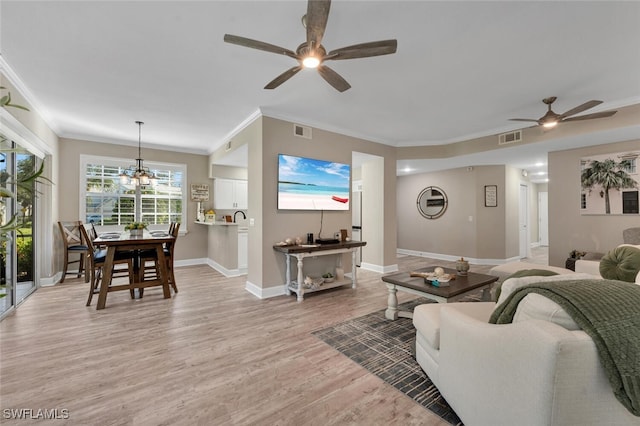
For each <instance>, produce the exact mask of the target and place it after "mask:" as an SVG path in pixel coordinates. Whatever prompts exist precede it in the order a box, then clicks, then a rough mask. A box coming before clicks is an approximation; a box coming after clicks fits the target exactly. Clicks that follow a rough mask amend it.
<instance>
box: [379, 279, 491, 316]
mask: <svg viewBox="0 0 640 426" xmlns="http://www.w3.org/2000/svg"><path fill="white" fill-rule="evenodd" d="M435 268H436V267H435V266H430V267H428V268H422V269H418V270H415V271H411V272H433V270H434V269H435ZM443 269H444V271H445V272H446V273H448V274H452V275H455V274H456V270H455V269H450V268H443ZM409 274H410V272H400V273H397V274H391V275H385V276H383V277H382V281H384V283H385V284H386V285H387V288H388V289H389V295H388V298H387V310H386V311H385V313H384V316H385V317H386V318H387V319H390V320H392V321H394V320H396V319H398V317H403V318H413V312H405V311H399V310H398V297H397V295H396V293H397V292H398V290H400V291H404V292H406V293H411V294H417V295H418V296H422V297H426V298H428V299H431V300H435V301H436V302H438V303H449V302H456V301H458V300H460V299H462V298H463V297H465V296H468V295H469V293H472V292H474V291H477V290H480V289H482V290H483V294H482V299H483V300H490V294H489V289H490V287H491V284H492V283H494V282H496V281H498V277H495V276H493V275H485V274H478V273H475V272H468V273H467V275H466V276H461V275H457V276H456V278H455V279H454V280H451V281H449V286H447V287H436V286H434V285H431V284H428V283H426V282H425V280H424V278H422V277H412V276H410V275H409Z"/></svg>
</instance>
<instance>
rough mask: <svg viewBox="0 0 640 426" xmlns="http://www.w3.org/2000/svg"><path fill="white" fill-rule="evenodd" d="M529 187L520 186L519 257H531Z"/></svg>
mask: <svg viewBox="0 0 640 426" xmlns="http://www.w3.org/2000/svg"><path fill="white" fill-rule="evenodd" d="M528 225H529V187H528V186H527V185H523V184H520V210H519V220H518V235H519V240H520V253H519V257H520V258H521V259H522V258H525V257H529V226H528Z"/></svg>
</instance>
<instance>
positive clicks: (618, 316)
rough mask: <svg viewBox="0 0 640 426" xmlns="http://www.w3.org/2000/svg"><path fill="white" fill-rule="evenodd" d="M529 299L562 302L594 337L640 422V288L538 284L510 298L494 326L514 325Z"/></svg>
mask: <svg viewBox="0 0 640 426" xmlns="http://www.w3.org/2000/svg"><path fill="white" fill-rule="evenodd" d="M529 293H538V294H540V295H542V296H545V297H547V298H549V299H551V300H553V301H554V302H556V303H557V304H558V305H560V306H561V307H562V308H563V309H564V310H565V311H566V312H567V313H568V314H569V315H570V316H571V317H572V318H573V320H574V321H575V322H576V324H578V325H579V326H580V327H581V328H582V329H583V330H584V331H585V332H586V333H587V334H588V335H589V336H591V338H592V339H593V341H594V342H595V344H596V347H597V349H598V353H599V355H600V362H601V363H602V366H603V367H604V369H605V371H606V372H607V375H608V376H609V381H610V382H611V387H612V388H613V393H614V394H615V396H616V398H618V400H619V401H620V402H621V403H622V404H623V405H624V406H625V407H626V408H627V409H628V410H629V411H630V412H631V413H632V414H633V415H635V416H640V285H636V284H632V283H627V282H623V281H614V280H570V281H555V282H541V283H535V284H531V285H527V286H523V287H522V288H519V289H517V290H516V291H514V292H513V293H512V294H511V295H509V297H508V298H507V299H506V300H505V301H504V302H503V303H501V304H500V305H499V306H497V307H496V309H495V311H494V312H493V314H492V315H491V318H490V319H489V322H491V323H494V324H505V323H510V322H512V320H513V317H514V315H515V313H516V309H517V307H518V303H520V301H521V300H522V299H523V298H524V297H525V296H526V295H527V294H529Z"/></svg>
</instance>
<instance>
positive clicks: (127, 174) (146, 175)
mask: <svg viewBox="0 0 640 426" xmlns="http://www.w3.org/2000/svg"><path fill="white" fill-rule="evenodd" d="M136 124H137V125H138V158H136V164H135V166H129V168H128V169H127V170H124V171H123V172H122V173H120V183H122V184H123V185H126V184H135V186H146V185H151V186H156V184H157V183H158V178H156V177H155V175H154V174H153V172H151V170H149V168H148V167H145V166H144V160H143V159H142V149H141V141H142V137H141V135H142V125H143V124H144V122H142V121H136Z"/></svg>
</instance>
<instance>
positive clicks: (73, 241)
mask: <svg viewBox="0 0 640 426" xmlns="http://www.w3.org/2000/svg"><path fill="white" fill-rule="evenodd" d="M58 228H60V235H61V237H62V242H63V243H64V265H63V267H62V279H60V282H61V283H63V282H64V279H65V278H66V276H67V274H70V273H72V272H69V270H68V269H69V264H72V263H77V264H78V272H77V277H78V278H79V277H80V276H81V275H82V271H83V270H84V269H85V265H84V260H85V257H86V256H87V253H88V252H89V248H88V246H87V244H86V241H83V236H82V233H81V232H80V229H81V228H84V227H83V225H82V222H81V221H79V220H74V221H61V222H58ZM76 255H78V256H79V258H78V259H75V260H70V256H76ZM88 281H89V275H88V274H87V273H86V272H85V282H88Z"/></svg>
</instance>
